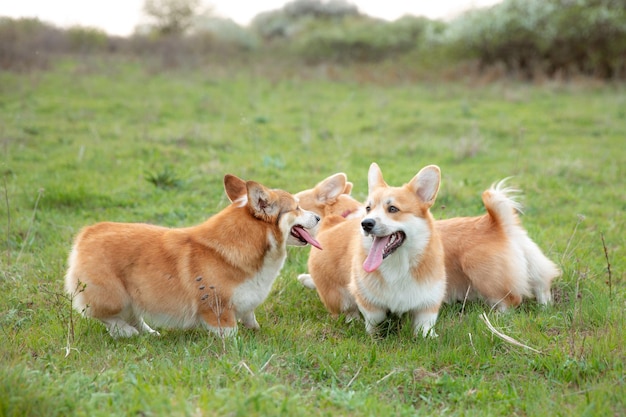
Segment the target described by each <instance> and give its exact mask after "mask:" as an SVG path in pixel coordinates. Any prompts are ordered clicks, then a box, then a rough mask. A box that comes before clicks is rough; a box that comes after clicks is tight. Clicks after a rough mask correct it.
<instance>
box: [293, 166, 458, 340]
mask: <svg viewBox="0 0 626 417" xmlns="http://www.w3.org/2000/svg"><path fill="white" fill-rule="evenodd" d="M341 175H342V176H340V177H339V179H337V178H334V179H332V180H331V179H330V178H329V179H327V180H325V181H322V182H321V183H320V184H318V186H316V187H315V188H314V189H313V190H307V191H303V192H302V193H298V194H297V195H299V197H300V200H301V202H302V203H303V207H304V206H306V207H307V209H309V210H318V214H320V215H322V217H323V220H322V222H321V224H320V230H319V233H318V234H317V239H318V240H320V243H321V244H322V245H323V246H325V247H326V245H328V249H327V250H324V253H321V252H318V251H314V250H313V251H312V252H311V255H310V258H309V263H308V268H309V274H302V275H300V277H299V279H300V281H301V282H302V283H303V284H305V285H307V286H309V287H315V288H316V289H317V291H318V294H320V298H321V299H322V301H323V302H324V305H325V306H326V308H327V309H328V310H329V311H330V312H331V314H332V315H333V316H337V315H338V314H340V313H343V314H346V316H347V318H348V319H350V318H353V317H355V316H358V313H359V312H360V313H361V314H362V315H363V317H364V319H365V326H366V330H367V331H368V332H369V333H375V332H376V330H377V325H378V324H380V323H381V322H382V321H383V320H384V319H385V318H386V317H387V314H388V313H390V312H391V313H396V314H403V313H406V312H408V313H410V315H411V320H412V326H413V332H414V333H415V334H421V335H423V336H436V334H435V332H434V330H433V326H434V325H435V322H436V320H437V316H438V312H439V307H440V305H441V303H442V301H443V298H444V295H445V287H446V276H445V268H444V254H443V248H442V245H441V241H440V238H439V235H438V232H437V231H436V229H435V227H434V219H433V218H432V215H431V214H430V211H429V208H430V207H431V206H432V204H433V203H434V201H435V197H436V195H437V191H438V190H439V183H440V171H439V168H438V167H436V166H434V165H431V166H428V167H426V168H424V169H422V170H421V171H420V172H419V173H418V174H417V175H416V176H415V177H414V178H413V179H412V180H411V181H410V182H409V183H408V184H405V185H404V186H402V187H389V186H388V185H387V184H386V183H385V181H384V180H383V177H382V173H381V171H380V168H379V167H378V165H376V164H375V163H373V164H372V165H371V167H370V170H369V174H368V184H369V196H368V200H367V201H368V203H367V207H366V212H363V210H362V207H363V206H361V205H360V204H359V203H357V202H356V200H354V199H352V198H351V197H350V196H348V195H346V194H345V193H344V190H345V175H343V174H341ZM331 178H332V177H331ZM333 184H335V185H334V186H333ZM349 188H351V187H349ZM324 190H325V191H324ZM331 190H332V191H331ZM307 194H308V195H310V196H311V197H312V198H304V196H305V195H307ZM315 204H321V205H322V206H323V209H322V210H321V211H320V208H319V207H314V205H315ZM348 205H349V207H350V208H349V212H351V213H355V215H356V218H343V217H342V216H341V215H337V213H343V212H345V211H346V209H345V208H344V207H346V206H348ZM360 207H361V209H360ZM348 217H349V216H348ZM324 242H325V243H324Z"/></svg>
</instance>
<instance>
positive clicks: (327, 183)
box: [315, 172, 348, 204]
mask: <svg viewBox="0 0 626 417" xmlns="http://www.w3.org/2000/svg"><path fill="white" fill-rule="evenodd" d="M347 182H348V177H347V176H346V174H344V173H343V172H339V173H337V174H334V175H331V176H330V177H328V178H326V179H325V180H323V181H322V182H320V183H319V184H317V185H316V186H315V191H316V196H315V197H316V199H317V201H319V202H320V203H322V204H323V203H330V202H333V201H335V200H336V199H337V197H339V196H340V195H341V194H343V192H344V190H345V188H346V184H347Z"/></svg>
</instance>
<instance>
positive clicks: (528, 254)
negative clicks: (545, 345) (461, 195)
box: [483, 178, 561, 304]
mask: <svg viewBox="0 0 626 417" xmlns="http://www.w3.org/2000/svg"><path fill="white" fill-rule="evenodd" d="M507 180H508V178H505V179H503V180H502V181H499V182H497V183H495V184H493V185H492V186H491V187H490V188H489V189H488V190H486V191H485V192H483V203H484V204H485V208H486V209H487V212H488V213H489V215H490V216H491V218H492V219H493V221H495V222H497V223H499V224H500V225H501V226H502V227H503V228H504V230H505V231H506V234H507V236H508V238H509V242H510V243H511V245H512V246H513V249H514V251H515V252H517V253H519V254H521V256H522V257H523V258H524V261H525V262H522V263H523V264H525V266H526V276H527V279H528V284H529V287H530V288H531V289H532V291H533V295H534V296H535V298H536V299H537V302H539V303H540V304H549V303H550V302H551V301H552V295H551V293H550V286H551V284H552V280H553V279H554V278H556V277H558V276H559V275H561V271H560V270H559V268H558V267H557V266H556V265H555V264H554V263H553V262H552V261H551V260H550V259H548V258H547V257H546V256H545V255H544V254H543V252H542V251H541V249H540V248H539V246H537V244H536V243H535V242H533V241H532V239H531V238H530V237H529V236H528V233H527V232H526V230H525V229H524V228H523V227H522V226H521V224H520V221H519V217H518V213H522V205H521V203H519V202H518V201H517V200H515V199H514V197H513V195H514V194H517V193H519V192H520V191H519V190H518V189H515V188H511V187H507V186H506V181H507Z"/></svg>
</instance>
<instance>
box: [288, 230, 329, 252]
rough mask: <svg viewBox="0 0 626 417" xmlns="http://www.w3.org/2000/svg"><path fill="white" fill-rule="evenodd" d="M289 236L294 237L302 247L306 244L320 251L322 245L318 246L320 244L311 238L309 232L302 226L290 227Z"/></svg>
mask: <svg viewBox="0 0 626 417" xmlns="http://www.w3.org/2000/svg"><path fill="white" fill-rule="evenodd" d="M291 236H293V237H295V238H296V239H298V240H299V241H300V242H302V245H306V244H307V243H308V244H310V245H311V246H315V247H316V248H318V249H320V250H321V249H322V245H320V243H319V242H318V241H317V240H315V238H314V237H313V236H311V235H310V234H309V232H307V231H306V229H305V228H304V227H302V226H299V225H295V226H294V227H292V228H291Z"/></svg>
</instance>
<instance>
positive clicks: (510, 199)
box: [483, 178, 522, 229]
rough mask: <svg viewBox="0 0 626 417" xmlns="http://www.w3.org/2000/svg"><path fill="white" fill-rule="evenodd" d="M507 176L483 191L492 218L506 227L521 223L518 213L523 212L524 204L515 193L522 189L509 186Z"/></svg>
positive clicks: (486, 207) (486, 206) (484, 200)
mask: <svg viewBox="0 0 626 417" xmlns="http://www.w3.org/2000/svg"><path fill="white" fill-rule="evenodd" d="M508 179H509V178H505V179H503V180H501V181H498V182H496V183H494V184H492V185H491V187H490V188H489V189H488V190H485V191H484V192H483V203H484V204H485V209H487V212H488V213H489V216H490V217H491V219H492V220H493V221H494V222H496V223H498V224H500V225H501V226H502V227H504V228H505V229H509V228H510V227H514V226H516V225H518V224H519V217H518V215H517V214H518V213H522V204H521V203H520V202H518V201H517V200H516V199H515V197H514V195H515V194H517V193H519V192H520V190H518V189H516V188H512V187H507V186H506V182H507V180H508Z"/></svg>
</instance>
